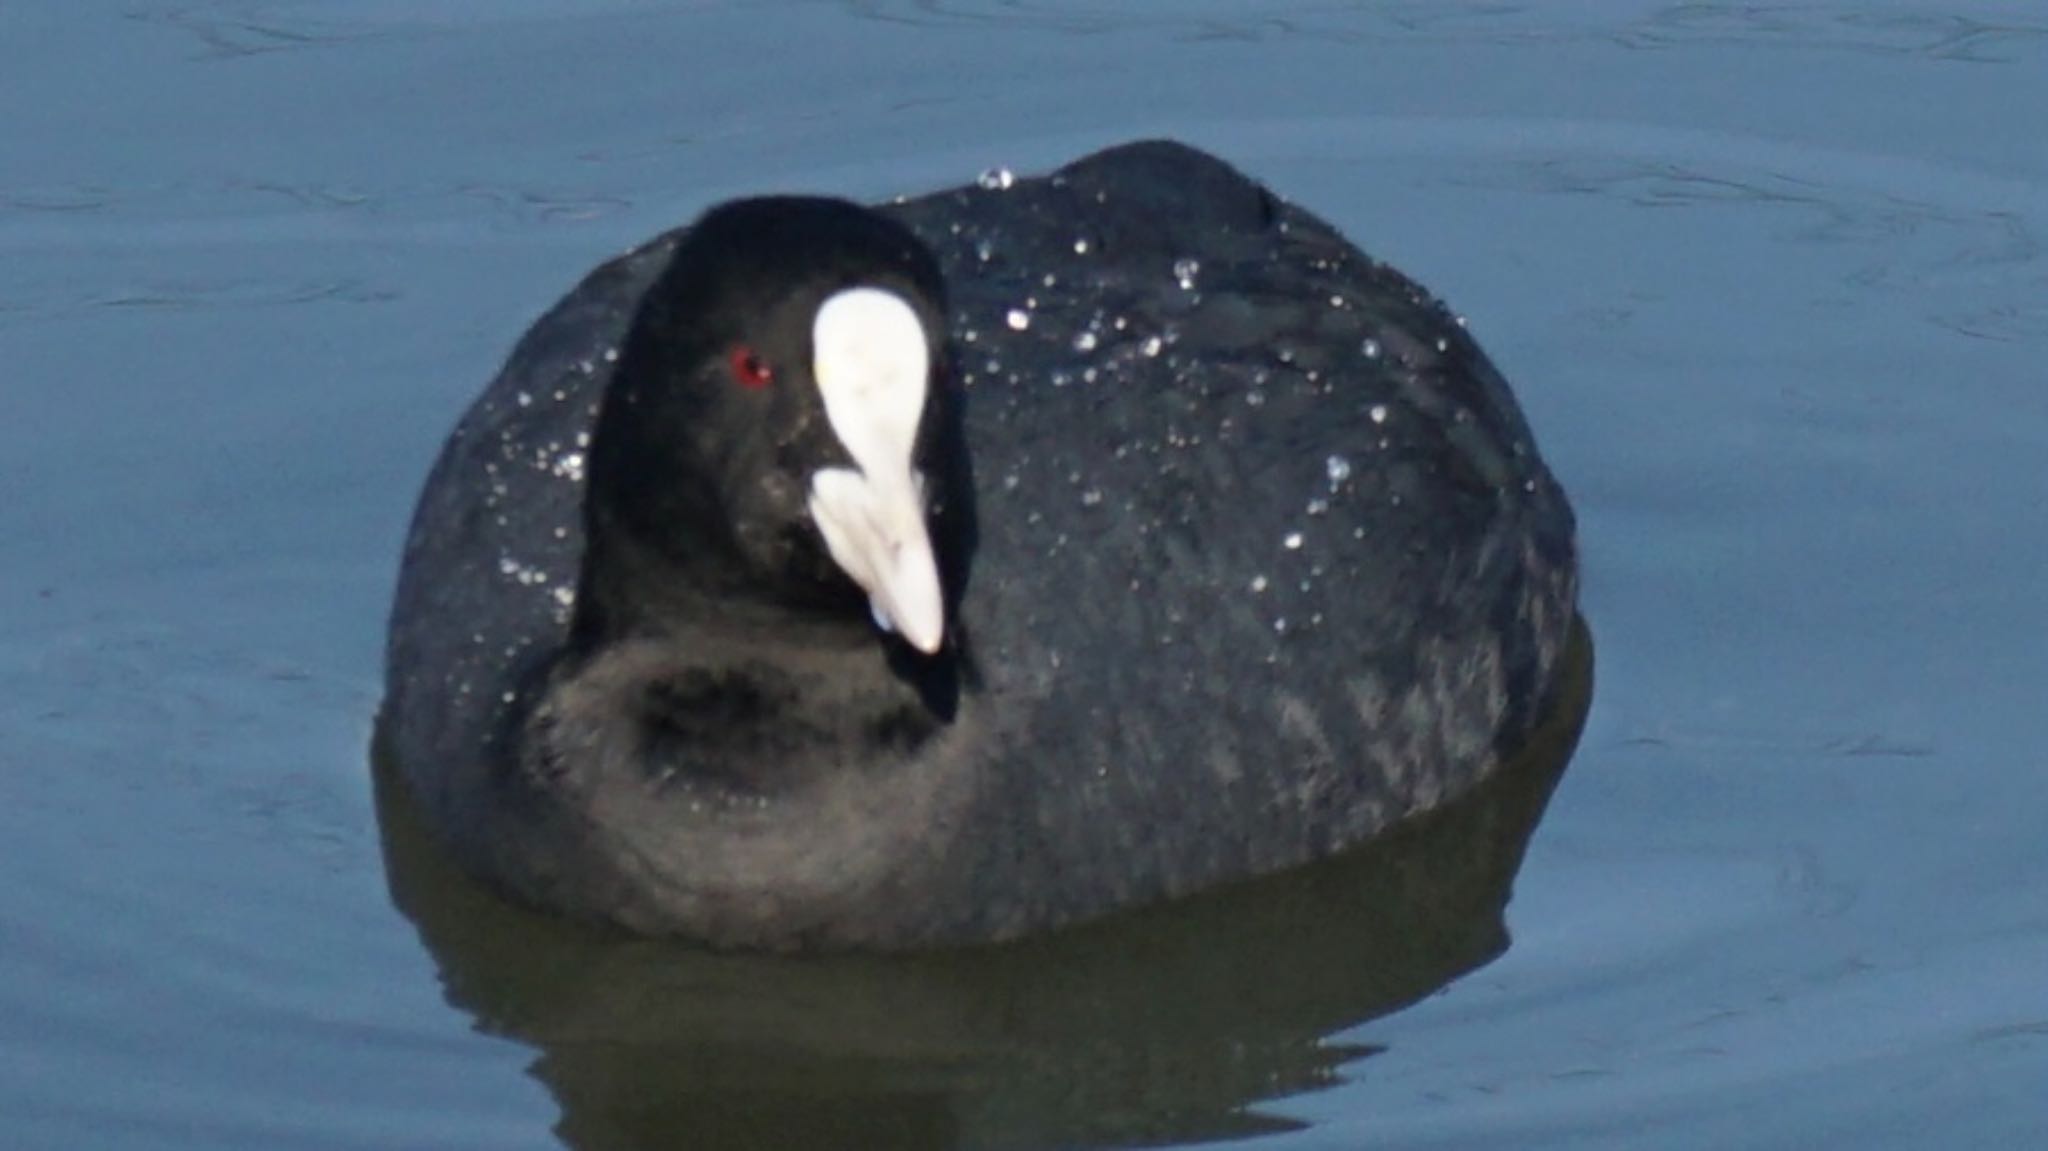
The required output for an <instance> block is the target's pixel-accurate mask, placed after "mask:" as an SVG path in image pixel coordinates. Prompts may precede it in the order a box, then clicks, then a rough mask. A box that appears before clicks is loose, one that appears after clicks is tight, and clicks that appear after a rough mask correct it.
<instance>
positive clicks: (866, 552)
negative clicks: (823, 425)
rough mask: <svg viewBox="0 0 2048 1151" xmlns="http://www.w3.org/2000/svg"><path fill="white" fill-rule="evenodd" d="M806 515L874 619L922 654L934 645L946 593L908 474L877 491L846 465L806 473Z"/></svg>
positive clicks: (941, 634)
mask: <svg viewBox="0 0 2048 1151" xmlns="http://www.w3.org/2000/svg"><path fill="white" fill-rule="evenodd" d="M811 518H812V519H813V520H816V521H817V524H818V531H819V533H820V534H822V535H823V536H824V537H825V546H826V548H828V549H829V550H830V551H831V553H832V560H833V562H834V563H837V564H838V565H839V567H840V568H841V570H843V571H845V572H846V574H847V575H848V576H851V577H852V578H853V581H854V582H855V583H857V584H859V585H860V586H861V588H862V589H863V590H865V591H866V592H867V593H868V608H869V610H870V611H872V612H873V613H874V617H875V622H876V623H877V624H879V625H880V626H881V627H882V628H883V629H884V630H887V631H894V632H896V633H897V634H898V635H901V636H902V637H903V638H904V640H905V641H906V642H908V643H909V644H910V646H912V647H914V648H916V649H917V650H919V651H921V652H925V653H926V654H930V653H932V652H935V651H937V650H939V644H940V643H941V642H942V641H943V640H944V639H945V634H946V603H945V597H944V596H943V595H942V594H941V593H940V591H939V566H938V562H937V560H936V559H934V558H933V556H932V541H931V535H930V533H929V532H928V531H927V530H926V528H925V522H924V506H923V502H922V501H921V500H919V499H918V498H917V489H916V487H915V485H913V484H911V483H910V482H909V476H908V474H906V475H905V476H904V477H903V482H902V483H900V484H889V485H886V486H885V487H879V488H878V487H877V486H876V485H874V484H871V483H870V482H869V481H868V478H867V477H866V476H864V475H862V474H861V473H859V472H856V471H853V470H852V469H850V468H824V469H822V470H820V471H819V472H818V473H817V474H816V475H814V476H812V477H811Z"/></svg>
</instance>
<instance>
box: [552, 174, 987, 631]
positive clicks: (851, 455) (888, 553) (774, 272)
mask: <svg viewBox="0 0 2048 1151" xmlns="http://www.w3.org/2000/svg"><path fill="white" fill-rule="evenodd" d="M821 316H825V317H830V318H824V319H821ZM945 331H946V327H945V300H944V286H943V282H942V280H941V278H940V275H939V271H938V266H937V263H936V262H935V261H934V260H933V258H932V255H931V253H930V251H929V250H928V249H927V248H926V247H925V246H924V245H923V243H922V242H920V241H919V240H918V239H917V237H916V236H914V235H913V234H911V233H910V232H909V231H908V230H907V229H906V228H904V227H903V226H901V225H899V224H897V223H895V222H894V221H892V220H890V219H888V218H887V217H884V216H882V215H880V214H879V213H877V212H874V211H872V210H870V209H868V208H864V207H861V206H859V205H856V204H852V203H848V202H845V201H841V200H832V199H821V198H810V197H770V198H761V199H748V200H738V201H734V202H731V203H728V204H724V205H721V206H719V207H716V208H713V209H712V210H711V211H709V212H707V213H706V214H705V215H704V216H703V217H702V218H701V219H700V220H698V222H697V223H696V224H695V225H694V226H693V227H692V228H691V229H690V230H689V231H688V233H686V234H685V236H684V237H683V239H682V240H681V241H680V242H679V243H678V245H677V248H676V251H675V254H674V256H673V258H672V260H671V262H670V264H669V266H668V268H667V269H666V270H665V271H664V272H663V273H662V275H661V276H660V277H659V278H658V279H657V280H656V281H655V282H654V284H653V285H652V286H651V287H650V288H649V290H648V293H647V295H646V297H645V299H644V300H643V301H642V304H641V307H640V310H639V313H638V315H637V316H636V317H635V319H634V321H633V323H632V326H631V329H630V331H629V333H628V335H627V339H626V342H625V345H624V347H623V348H621V350H620V358H619V363H618V366H617V371H616V374H615V375H614V377H613V379H612V382H611V384H610V386H609V389H608V390H607V392H606V395H605V399H604V404H603V409H602V411H601V413H600V415H599V418H598V422H597V427H596V431H595V434H594V436H593V440H592V444H591V449H590V486H589V490H588V494H587V498H586V526H587V528H588V534H589V548H590V550H589V555H588V557H587V559H586V565H585V581H584V583H585V587H584V594H583V595H582V597H580V599H579V631H587V630H588V629H590V628H592V627H595V628H598V629H599V630H601V631H605V632H616V631H617V630H619V629H620V628H623V627H630V626H633V624H634V623H635V622H636V620H637V618H638V617H642V616H644V615H645V614H646V612H647V611H649V610H652V608H651V607H650V605H653V604H658V603H659V602H661V600H662V599H663V597H664V596H665V595H666V594H668V593H671V592H675V591H682V592H684V593H685V594H687V595H690V596H695V597H699V598H700V599H701V598H704V597H709V598H710V599H712V600H713V601H715V602H719V601H722V602H731V603H734V604H749V603H751V604H769V605H773V606H776V607H780V608H786V609H797V610H802V611H815V612H823V613H842V614H846V615H848V616H849V617H850V618H852V619H854V620H865V619H866V618H867V617H868V616H869V614H870V611H871V610H872V612H873V614H874V615H875V616H876V618H877V619H884V620H886V619H887V618H888V616H889V615H890V614H891V612H892V611H899V609H896V608H895V607H894V606H893V604H894V603H895V601H892V600H891V599H890V598H889V591H888V589H887V588H881V589H879V590H878V587H877V584H878V582H879V583H886V582H887V580H886V579H885V578H884V576H885V574H886V573H882V572H879V571H878V570H877V569H879V568H882V567H886V566H888V564H889V563H890V562H892V561H891V559H890V557H893V556H895V555H897V554H898V553H899V552H901V551H902V550H903V549H904V548H906V547H908V548H910V549H911V550H915V547H917V546H923V541H924V538H925V537H924V529H925V527H926V526H928V524H929V518H930V517H929V507H930V504H931V503H932V502H934V501H936V502H941V503H943V502H951V501H952V499H953V496H954V494H955V493H953V492H951V491H950V490H949V488H950V487H951V486H952V484H953V482H954V481H953V478H952V477H955V476H957V475H958V474H960V472H961V468H960V467H959V466H958V465H957V460H956V457H959V456H960V455H961V454H962V453H964V448H963V447H962V445H961V443H960V436H959V425H958V420H957V419H956V418H955V417H956V414H957V413H956V411H955V408H954V405H955V399H954V397H953V396H952V395H951V393H950V391H949V390H948V388H947V387H946V386H945V372H944V371H943V365H944V363H945V353H946V348H945ZM821 339H823V340H824V341H825V342H826V343H827V344H828V345H830V346H828V347H826V348H823V349H821V348H820V347H819V346H818V344H819V342H820V340H821ZM920 343H921V344H922V347H921V348H919V347H918V346H917V345H918V344H920ZM821 366H822V368H823V372H822V374H824V375H825V376H826V377H827V379H826V381H825V383H824V385H823V386H821V383H820V380H819V375H820V374H821ZM892 373H893V374H892ZM911 376H916V377H920V378H918V379H917V380H916V381H915V387H914V388H913V387H912V383H911V382H910V380H909V378H910V377H911ZM876 381H880V382H876ZM913 390H914V391H915V392H916V393H917V395H916V396H915V397H912V396H911V395H910V393H911V391H913ZM863 405H870V406H876V405H879V406H880V407H883V408H888V410H887V411H884V412H882V414H881V415H873V414H872V413H870V412H868V411H866V410H864V409H863ZM890 405H893V407H890ZM878 444H879V446H877V445H878ZM821 477H823V478H821ZM958 494H959V495H961V496H964V494H965V493H958ZM905 508H909V509H910V510H909V511H905V510H904V509H905ZM891 509H893V511H892V510H891ZM891 515H894V516H895V519H894V520H891V519H890V516H891ZM885 521H886V522H885ZM911 521H915V523H916V525H917V527H916V531H915V532H913V533H911V534H914V535H915V536H916V537H917V539H916V540H914V541H911V542H909V543H905V541H903V540H899V539H896V535H897V534H901V532H898V531H897V529H898V528H900V529H902V531H904V532H908V531H909V528H910V524H911ZM889 523H893V524H895V525H896V526H895V527H889V526H888V524H889ZM885 528H886V529H887V530H886V531H884V529H885ZM870 529H874V531H876V532H882V533H883V534H884V535H887V536H888V539H887V540H884V541H883V542H876V540H873V539H868V538H867V537H868V535H869V534H871V533H870ZM892 533H894V534H892ZM878 538H879V537H878ZM932 543H933V545H934V546H939V545H940V544H941V543H942V541H939V540H937V539H933V541H932ZM878 556H879V557H881V558H876V557H878ZM607 566H609V567H610V569H611V570H601V569H605V568H606V567H607ZM913 566H914V565H913ZM911 582H917V580H916V579H915V578H914V577H912V578H911ZM656 584H659V585H660V586H659V587H657V586H654V585H656ZM593 585H594V586H593ZM922 594H923V592H922V585H921V584H920V585H919V587H918V588H914V589H912V591H911V592H910V593H909V596H908V599H909V600H910V601H918V602H911V603H909V604H908V606H905V607H903V608H901V609H900V614H903V615H904V616H905V619H906V620H909V621H911V623H910V626H907V627H901V628H900V629H899V630H901V631H902V632H903V634H904V635H905V637H906V638H910V637H913V636H916V637H919V640H920V642H918V646H921V647H927V650H929V646H928V644H927V643H925V642H921V640H922V638H923V637H924V634H925V633H928V632H929V631H930V630H931V629H930V625H929V624H919V623H917V622H916V621H917V620H918V619H922V618H924V616H925V615H926V614H927V613H926V612H925V611H923V610H922V609H920V607H919V606H918V603H919V602H921V598H920V597H921V596H922ZM889 622H890V624H891V625H892V626H894V625H896V623H897V621H894V620H890V621H889Z"/></svg>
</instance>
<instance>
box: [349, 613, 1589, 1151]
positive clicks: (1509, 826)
mask: <svg viewBox="0 0 2048 1151" xmlns="http://www.w3.org/2000/svg"><path fill="white" fill-rule="evenodd" d="M1591 688H1592V645H1591V639H1590V636H1588V634H1587V633H1586V631H1585V629H1584V628H1583V627H1580V628H1579V629H1577V638H1576V640H1575V642H1574V643H1573V645H1572V648H1571V650H1570V652H1569V653H1568V655H1567V659H1566V663H1565V667H1564V675H1563V681H1562V690H1561V692H1560V702H1559V704H1558V706H1557V708H1556V709H1555V711H1554V712H1553V714H1552V715H1551V716H1550V717H1549V718H1548V719H1547V720H1546V721H1545V723H1544V724H1543V725H1542V726H1541V727H1540V728H1538V729H1537V731H1536V732H1535V734H1534V736H1533V737H1532V739H1531V741H1530V743H1529V744H1528V746H1527V747H1526V749H1525V750H1524V751H1523V752H1522V753H1520V754H1519V755H1517V756H1515V757H1514V758H1513V759H1511V760H1509V761H1507V762H1506V763H1504V764H1503V765H1502V766H1501V767H1500V768H1499V770H1497V771H1495V772H1493V773H1492V774H1491V775H1490V776H1489V777H1488V778H1487V779H1486V780H1485V782H1483V783H1481V784H1480V785H1479V786H1478V787H1477V788H1475V789H1474V790H1473V791H1471V792H1470V793H1468V794H1466V795H1464V796H1462V797H1460V798H1459V799H1457V800H1455V801H1453V802H1451V803H1449V804H1446V805H1444V806H1443V807H1441V808H1439V809H1437V810H1435V811H1433V812H1430V813H1428V814H1426V815H1423V816H1420V817H1417V818H1416V819H1414V820H1411V821H1409V822H1407V823H1405V824H1403V825H1401V826H1400V827H1397V828H1396V829H1395V830H1393V831H1392V832H1391V833H1389V834H1387V835H1385V836H1383V837H1381V838H1379V839H1377V840H1375V841H1374V842H1372V843H1370V844H1367V845H1366V846H1364V847H1363V848H1361V849H1359V850H1357V851H1355V852H1352V853H1349V854H1347V855H1344V856H1340V857H1338V858H1336V859H1332V860H1327V861H1325V862H1323V863H1320V864H1317V865H1314V866H1312V867H1308V868H1304V869H1299V870H1296V871H1294V872H1290V873H1287V874H1284V875H1279V876H1272V877H1267V878H1264V879H1258V880H1253V881H1250V882H1247V883H1243V884H1239V885H1235V886H1232V887H1227V888H1224V889H1220V890H1217V891H1214V892H1211V893H1209V894H1207V895H1204V896H1198V897H1195V898H1193V899H1189V900H1186V901H1183V902H1181V903H1178V904H1173V905H1168V906H1165V907H1159V908H1154V909H1151V910H1147V911H1141V912H1135V913H1131V914H1127V915H1124V916H1121V917H1117V918H1113V919H1110V920H1106V921H1102V922H1099V923H1096V924H1092V925H1089V926H1086V927H1081V928H1077V929H1074V930H1071V931H1066V932H1061V933H1055V934H1053V935H1050V936H1045V937H1041V938H1038V939H1034V940H1030V941H1026V942H1022V943H1015V944H1006V945H1001V946H997V947H988V948H973V949H967V950H962V951H953V952H936V953H929V954H924V955H916V956H904V957H890V958H885V957H873V956H834V957H815V958H778V957H760V956H740V955H726V954H714V953H707V952H704V951H701V950H697V949H695V948H692V947H689V946H686V945H683V944H679V943H675V942H671V941H662V940H645V939H633V938H627V937H622V936H619V935H616V934H612V933H609V932H601V931H596V930H593V929H590V928H586V927H582V926H578V925H575V924H570V923H564V922H560V921H556V920H552V919H548V918H546V917H543V916H539V915H536V914H533V913H531V912H527V911H524V910H521V909H519V908H516V907H514V906H512V905H510V904H507V903H505V902H503V901H502V900H499V899H497V898H496V897H494V896H493V895H492V894H490V893H489V892H487V891H485V890H484V889H483V888H481V887H479V886H478V885H477V884H476V883H475V882H474V881H472V880H470V879H469V878H467V877H466V876H464V875H462V874H461V873H459V872H458V871H456V870H455V869H454V868H453V867H452V866H451V865H450V864H449V863H448V861H447V860H446V858H445V856H444V855H443V854H442V853H441V852H440V851H439V850H438V849H437V847H436V846H435V845H434V844H433V843H432V842H430V841H429V840H428V839H427V838H426V836H425V834H424V831H423V829H422V828H421V826H420V825H419V823H418V819H417V814H416V812H415V811H414V809H413V808H412V807H411V805H410V803H409V801H408V800H407V798H406V796H405V793H404V791H403V789H402V788H399V787H395V786H393V782H394V781H393V780H392V779H391V778H390V765H389V764H388V763H384V762H382V761H381V759H380V761H379V762H378V763H377V765H376V766H377V771H376V778H377V783H378V787H377V801H378V816H379V819H380V821H381V823H382V826H383V831H384V849H385V859H386V864H387V868H388V871H389V878H390V884H391V891H392V895H393V898H394V899H395V900H396V902H397V903H398V905H399V907H400V908H401V909H402V910H403V911H404V912H405V914H406V915H408V916H409V917H410V918H411V919H412V921H413V922H414V924H415V925H416V926H417V927H418V929H419V932H420V937H421V939H422V940H423V941H424V942H425V943H426V945H427V947H428V949H429V950H430V951H431V952H432V953H433V955H434V957H435V959H436V960H437V961H438V962H439V964H440V966H441V970H442V973H443V978H444V982H445V984H446V988H447V996H448V999H449V1001H450V1002H451V1003H453V1004H454V1005H456V1006H458V1007H460V1008H462V1009H463V1010H466V1011H469V1012H471V1013H473V1014H474V1015H475V1016H476V1017H477V1019H478V1022H479V1025H480V1026H481V1027H482V1028H483V1029H484V1030H486V1031H489V1032H492V1033H495V1034H501V1035H505V1036H508V1037H510V1038H513V1039H516V1040H519V1041H521V1042H525V1043H529V1044H533V1045H534V1046H535V1047H537V1048H538V1049H539V1052H540V1054H539V1057H538V1058H537V1059H536V1061H535V1063H534V1065H533V1068H532V1072H533V1074H534V1075H535V1076H537V1077H538V1078H539V1079H541V1080H542V1081H543V1082H544V1083H546V1084H547V1086H548V1087H549V1089H550V1090H551V1091H552V1092H553V1093H554V1095H555V1097H556V1099H557V1100H558V1101H559V1103H560V1105H561V1107H562V1111H563V1114H562V1120H561V1126H560V1134H561V1135H562V1137H563V1138H564V1140H565V1141H566V1142H567V1143H568V1144H569V1146H571V1147H573V1148H576V1149H577V1151H617V1149H627V1148H649V1149H653V1148H671V1147H688V1148H692V1149H693V1151H694V1149H718V1148H728V1147H733V1148H754V1147H760V1148H770V1147H776V1148H780V1147H804V1148H834V1147H847V1148H869V1147H892V1148H908V1149H913V1151H914V1149H920V1148H954V1147H963V1148H964V1147H1005V1146H1016V1147H1046V1146H1069V1147H1071V1146H1082V1145H1088V1146H1116V1145H1129V1144H1143V1143H1156V1142H1162V1141H1183V1140H1193V1139H1201V1138H1217V1137H1223V1136H1228V1135H1242V1134H1249V1133H1252V1132H1256V1131H1260V1130H1272V1129H1277V1128H1282V1127H1285V1126H1286V1124H1285V1123H1284V1121H1281V1120H1277V1119H1273V1118H1270V1117H1266V1116H1261V1115H1259V1114H1257V1113H1256V1112H1255V1111H1254V1110H1252V1109H1253V1108H1254V1107H1255V1106H1256V1105H1257V1104H1258V1103H1259V1102H1260V1101H1262V1100H1270V1099H1275V1098H1278V1097H1282V1096H1285V1095H1289V1094H1295V1093H1299V1092H1302V1091H1308V1090H1313V1089H1315V1088H1317V1087H1319V1086H1323V1085H1326V1084H1328V1083H1330V1082H1331V1081H1332V1080H1333V1079H1334V1078H1335V1076H1336V1074H1337V1071H1338V1066H1339V1065H1340V1064H1341V1063H1343V1062H1345V1061H1347V1060H1350V1059H1354V1058H1358V1057H1360V1056H1363V1055H1367V1054H1369V1053H1370V1048H1362V1047H1356V1046H1349V1047H1347V1046H1342V1045H1334V1044H1325V1043H1324V1042H1322V1040H1323V1039H1324V1037H1326V1036H1330V1035H1332V1034H1335V1033H1337V1032H1340V1031H1342V1030H1344V1029H1346V1028H1349V1027H1353V1026H1356V1025H1357V1024H1359V1023H1361V1022H1364V1021H1366V1020H1369V1019H1372V1018H1374V1017H1377V1016H1379V1015H1383V1014H1385V1013H1387V1012H1390V1011H1393V1010H1396V1009H1398V1008H1400V1007H1403V1006H1405V1005H1407V1004H1409V1003H1412V1002H1414V1001H1415V1000H1417V999H1419V998H1421V997H1423V996H1425V995H1427V994H1429V993H1430V992H1431V991H1434V990H1435V989H1436V988H1438V987H1441V986H1442V985H1443V984H1445V983H1447V982H1449V981H1450V980H1452V979H1454V978H1457V977H1458V976H1460V975H1462V974H1464V973H1466V972H1468V971H1471V970H1472V969H1473V968H1475V967H1477V966H1479V965H1480V964H1483V963H1485V962H1487V961H1489V960H1490V959H1492V958H1493V957H1495V956H1496V955H1498V954H1499V953H1500V952H1501V951H1502V950H1503V949H1504V948H1505V947H1506V944H1507V934H1506V929H1505V926H1504V921H1503V911H1504V909H1505V908H1506V905H1507V901H1508V897H1509V892H1510V887H1511V885H1512V882H1513V879H1514V876H1515V872H1516V869H1517V868H1518V867H1519V866H1520V864H1521V859H1522V853H1523V850H1524V848H1525V847H1526V845H1527V843H1528V840H1529V837H1530V835H1531V834H1532V833H1533V831H1534V829H1535V826H1536V823H1537V820H1538V819H1539V818H1540V817H1541V815H1542V812H1543V808H1544V805H1545V803H1546V802H1547V801H1548V799H1549V797H1550V793H1551V790H1552V788H1553V787H1554V786H1555V784H1556V782H1557V780H1558V778H1559V777H1560V775H1561V774H1562V772H1563V770H1564V767H1565V764H1566V762H1567V760H1568V759H1569V758H1570V755H1571V752H1572V749H1573V746H1574V744H1575V742H1576V740H1577V738H1578V734H1579V730H1580V725H1581V724H1582V723H1583V721H1584V719H1585V714H1586V708H1587V706H1588V703H1589V701H1590V698H1591Z"/></svg>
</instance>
